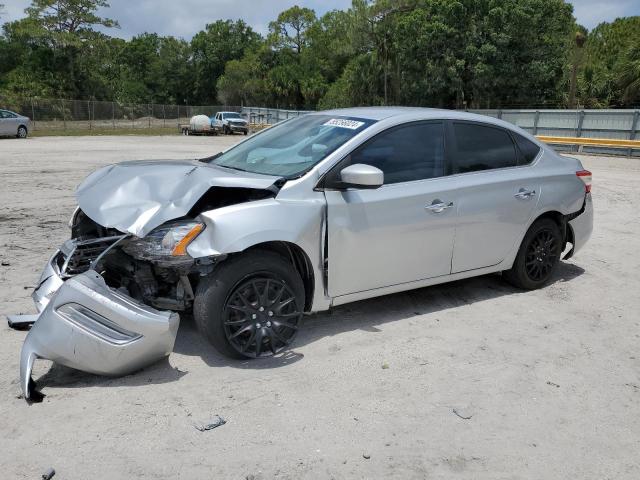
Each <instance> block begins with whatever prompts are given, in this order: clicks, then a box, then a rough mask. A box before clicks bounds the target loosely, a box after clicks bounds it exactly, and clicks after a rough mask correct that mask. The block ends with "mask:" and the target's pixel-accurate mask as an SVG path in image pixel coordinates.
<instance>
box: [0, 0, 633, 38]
mask: <svg viewBox="0 0 640 480" xmlns="http://www.w3.org/2000/svg"><path fill="white" fill-rule="evenodd" d="M0 3H4V4H5V11H6V15H3V18H2V19H3V20H14V19H17V18H20V17H22V16H23V15H24V13H23V12H24V9H25V7H27V6H28V5H29V3H30V1H29V0H0ZM110 3H111V8H109V9H108V10H106V11H105V12H103V14H104V15H105V16H108V17H110V18H114V19H116V20H118V22H120V27H121V28H120V31H119V32H117V33H116V32H112V33H111V34H112V35H117V36H121V37H124V38H130V37H131V36H133V35H136V34H138V33H142V32H157V33H159V34H161V35H174V36H178V37H183V38H187V39H190V38H191V37H192V36H193V34H194V33H196V32H198V31H199V30H202V29H203V28H204V26H205V24H206V23H210V22H212V21H215V20H217V19H227V18H232V19H237V18H242V19H244V20H245V21H246V22H247V23H249V24H250V25H251V26H252V27H253V28H255V29H256V30H257V31H259V32H261V33H265V32H266V31H267V26H268V24H269V22H270V21H271V20H273V19H275V17H276V16H277V15H278V13H279V12H281V11H282V10H285V9H287V8H289V7H291V6H292V5H295V4H298V5H301V6H305V7H309V8H313V9H314V10H315V11H316V13H317V14H319V15H321V14H323V13H324V12H326V11H328V10H332V9H334V8H339V9H345V8H348V7H349V6H350V5H351V0H110ZM570 3H572V4H573V5H574V13H575V16H576V18H577V19H578V22H580V23H581V24H583V25H585V26H586V27H587V28H590V29H591V28H593V27H595V26H596V25H597V24H598V23H600V22H603V21H612V20H614V19H616V18H617V17H624V16H630V15H640V0H570Z"/></svg>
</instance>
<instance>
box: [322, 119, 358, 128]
mask: <svg viewBox="0 0 640 480" xmlns="http://www.w3.org/2000/svg"><path fill="white" fill-rule="evenodd" d="M363 125H364V122H358V121H356V120H345V119H344V118H332V119H331V120H329V121H328V122H326V123H324V124H323V126H327V127H340V128H348V129H349V130H357V129H359V128H360V127H361V126H363Z"/></svg>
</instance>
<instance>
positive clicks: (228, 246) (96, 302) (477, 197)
mask: <svg viewBox="0 0 640 480" xmlns="http://www.w3.org/2000/svg"><path fill="white" fill-rule="evenodd" d="M590 189H591V173H590V172H588V171H587V170H585V169H584V168H583V167H582V165H581V163H580V162H579V161H578V160H576V159H573V158H567V157H563V156H560V155H558V154H556V152H554V151H553V150H552V149H551V148H549V147H547V146H546V145H544V144H542V143H540V142H539V141H538V140H536V139H535V138H534V137H532V136H531V135H529V134H528V133H526V132H524V131H523V130H521V129H519V128H517V127H515V126H513V125H511V124H508V123H505V122H502V121H500V120H496V119H492V118H488V117H484V116H478V115H472V114H467V113H461V112H453V111H444V110H429V109H419V108H353V109H346V110H334V111H325V112H317V113H312V114H308V115H305V116H302V117H298V118H296V119H292V120H289V121H286V122H283V123H281V124H279V125H277V126H274V127H272V128H270V129H267V130H265V131H263V132H261V133H259V134H257V135H254V136H252V137H250V138H248V139H247V140H245V141H243V142H241V143H240V144H238V145H236V146H235V147H232V148H231V149H229V150H227V151H226V152H224V153H222V154H218V155H215V156H212V157H210V158H204V159H201V160H200V161H175V162H140V161H138V162H129V163H121V164H117V165H111V166H108V167H105V168H103V169H101V170H98V171H97V172H95V173H93V174H92V175H90V176H89V177H88V178H87V179H86V180H85V181H84V182H83V183H82V184H81V185H80V187H79V188H78V191H77V199H78V205H79V207H78V209H77V210H76V212H75V213H74V215H73V217H72V219H71V222H70V225H71V239H70V240H68V241H67V242H66V243H65V244H64V245H63V246H62V247H61V248H60V249H59V250H58V251H57V252H56V253H55V254H54V255H53V257H52V259H51V261H50V262H49V264H48V265H47V266H46V268H45V272H44V273H43V275H42V278H41V279H40V282H39V284H38V288H37V289H36V290H35V292H34V294H33V297H34V300H35V302H36V306H37V308H38V310H39V311H40V313H39V316H38V317H37V320H36V321H35V324H34V326H33V328H32V329H31V331H30V332H29V335H28V337H27V340H26V341H25V345H24V347H23V350H22V361H21V381H22V388H23V390H24V391H25V396H26V397H27V398H28V397H29V396H30V395H31V392H32V391H33V383H32V380H31V368H32V365H33V361H34V360H35V359H36V358H48V359H52V360H54V361H56V362H59V363H63V364H65V365H67V366H71V367H74V368H79V369H82V370H86V371H89V372H94V373H99V374H112V375H113V374H122V373H126V372H127V371H131V370H133V369H136V368H140V367H141V366H142V365H144V364H146V363H149V362H151V361H154V360H156V359H157V358H159V357H161V356H164V355H168V354H169V352H171V350H172V348H173V342H174V340H175V332H176V330H177V325H178V314H179V313H183V312H192V313H193V316H194V318H195V321H196V323H197V325H198V327H199V329H200V330H201V331H202V333H203V334H204V335H205V336H206V337H207V338H208V339H209V340H210V341H211V343H212V344H213V345H214V346H215V347H216V348H217V349H218V350H219V351H220V352H222V353H224V354H226V355H228V356H231V357H241V358H242V357H251V358H256V357H265V356H270V355H275V354H277V353H279V352H281V351H282V350H284V349H286V348H287V347H288V346H289V345H290V344H291V342H292V341H293V340H294V338H295V336H296V333H297V332H298V330H299V328H300V327H301V322H302V318H303V315H304V314H305V313H309V312H317V311H322V310H327V309H329V308H330V307H332V306H336V305H341V304H345V303H348V302H353V301H356V300H362V299H367V298H372V297H377V296H380V295H386V294H389V293H394V292H399V291H402V290H409V289H414V288H420V287H425V286H429V285H434V284H438V283H443V282H449V281H452V280H459V279H462V278H468V277H473V276H477V275H485V274H489V273H496V272H502V276H503V277H504V279H505V280H506V281H508V282H510V283H511V284H513V285H515V286H516V287H518V288H521V289H534V288H540V287H542V286H544V285H545V284H546V283H547V282H549V281H550V280H551V279H552V278H553V275H554V271H555V269H556V267H557V266H558V263H559V262H560V260H561V256H563V255H564V258H568V257H570V256H572V255H573V254H575V253H576V252H577V251H578V250H579V249H580V248H582V247H583V245H584V244H585V242H586V241H587V239H588V238H589V236H590V234H591V230H592V225H593V207H592V201H591V194H590ZM177 312H178V313H177Z"/></svg>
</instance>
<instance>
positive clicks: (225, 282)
mask: <svg viewBox="0 0 640 480" xmlns="http://www.w3.org/2000/svg"><path fill="white" fill-rule="evenodd" d="M303 310H304V285H303V283H302V280H301V279H300V275H299V274H298V272H297V271H296V270H295V269H294V268H293V267H292V265H291V264H290V263H288V262H287V260H286V259H284V258H283V257H281V256H280V255H278V254H275V253H273V252H267V251H255V252H250V253H246V254H243V255H240V256H238V257H236V258H232V259H229V260H226V261H224V262H222V263H221V264H220V265H219V266H218V267H217V268H216V269H215V271H214V273H213V274H212V275H210V276H209V277H205V278H203V279H202V280H201V281H200V283H199V285H198V288H197V290H196V296H195V300H194V305H193V316H194V319H195V321H196V324H197V326H198V328H199V330H200V331H201V332H202V333H204V334H205V336H206V337H207V338H208V340H209V341H210V342H211V343H212V344H213V346H214V347H215V348H216V349H217V350H218V351H219V352H220V353H222V354H224V355H226V356H228V357H232V358H246V357H248V358H258V357H268V356H272V355H275V354H277V353H279V352H281V351H283V350H284V349H286V348H287V347H288V346H289V345H290V344H291V342H292V341H293V339H294V338H295V336H296V334H297V333H298V328H299V327H300V324H301V320H302V315H303Z"/></svg>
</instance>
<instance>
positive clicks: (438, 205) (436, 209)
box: [424, 200, 453, 213]
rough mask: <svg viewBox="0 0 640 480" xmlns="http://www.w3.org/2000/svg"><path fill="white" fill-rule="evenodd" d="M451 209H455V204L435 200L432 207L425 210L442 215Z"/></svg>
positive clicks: (429, 206) (428, 206)
mask: <svg viewBox="0 0 640 480" xmlns="http://www.w3.org/2000/svg"><path fill="white" fill-rule="evenodd" d="M451 207H453V202H449V203H444V202H443V201H442V200H434V201H433V203H432V204H431V205H427V206H426V207H424V208H425V209H426V210H429V211H430V212H431V213H442V212H444V211H445V210H446V209H448V208H451Z"/></svg>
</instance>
